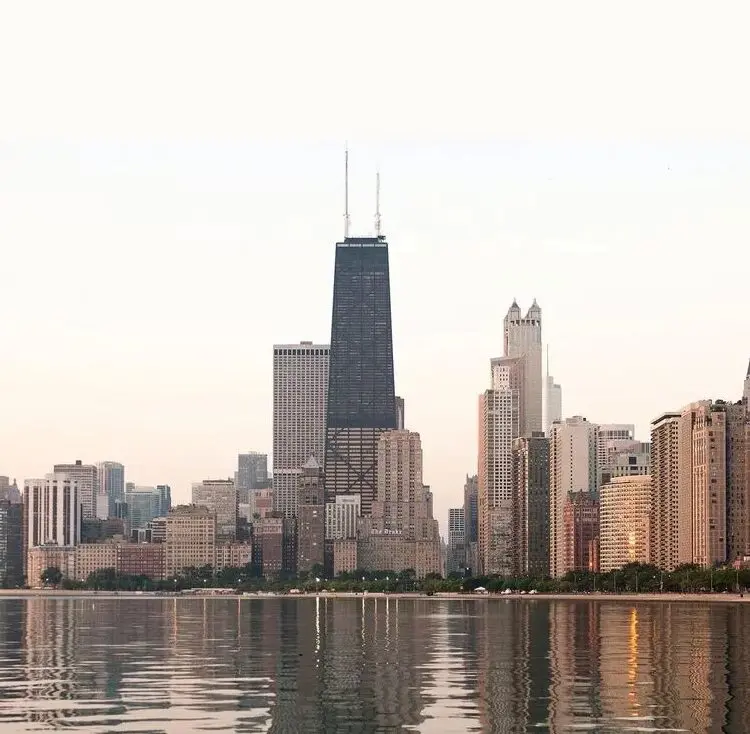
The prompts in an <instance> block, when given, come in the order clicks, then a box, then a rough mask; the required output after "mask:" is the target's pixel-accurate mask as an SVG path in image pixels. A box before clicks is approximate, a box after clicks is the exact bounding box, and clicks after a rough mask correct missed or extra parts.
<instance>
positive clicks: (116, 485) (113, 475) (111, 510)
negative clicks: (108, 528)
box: [96, 461, 125, 520]
mask: <svg viewBox="0 0 750 734" xmlns="http://www.w3.org/2000/svg"><path fill="white" fill-rule="evenodd" d="M96 476H97V481H98V487H97V497H106V498H107V499H106V500H102V501H101V502H100V501H98V499H97V504H96V509H97V512H96V516H97V518H98V519H100V520H106V519H107V518H110V517H115V502H124V501H125V467H124V466H123V465H122V464H120V463H118V462H117V461H101V462H99V463H98V464H97V465H96ZM104 507H106V515H105V514H104V512H103V509H104Z"/></svg>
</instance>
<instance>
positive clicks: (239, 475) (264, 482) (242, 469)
mask: <svg viewBox="0 0 750 734" xmlns="http://www.w3.org/2000/svg"><path fill="white" fill-rule="evenodd" d="M234 484H235V487H236V488H237V495H238V497H239V500H240V503H242V504H247V503H249V502H251V501H252V500H251V495H252V493H253V491H255V490H258V489H267V488H268V487H270V485H271V480H270V479H269V477H268V454H261V453H260V452H258V451H248V452H247V453H244V454H238V455H237V471H236V472H235V473H234Z"/></svg>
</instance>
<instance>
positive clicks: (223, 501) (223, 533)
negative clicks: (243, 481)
mask: <svg viewBox="0 0 750 734" xmlns="http://www.w3.org/2000/svg"><path fill="white" fill-rule="evenodd" d="M192 499H193V504H194V505H203V507H207V508H208V509H209V510H210V511H211V512H213V513H214V514H215V515H216V537H217V539H218V540H221V541H224V542H227V541H229V542H231V541H233V540H236V539H237V520H238V514H239V503H238V497H237V489H236V488H235V486H234V480H232V479H204V480H203V481H202V482H194V483H193V498H192Z"/></svg>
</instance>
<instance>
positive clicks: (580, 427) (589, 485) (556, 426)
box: [549, 416, 598, 577]
mask: <svg viewBox="0 0 750 734" xmlns="http://www.w3.org/2000/svg"><path fill="white" fill-rule="evenodd" d="M597 436H598V426H597V425H596V424H594V423H590V422H589V421H587V420H586V419H585V418H583V417H581V416H574V417H572V418H566V419H565V420H564V421H561V422H560V423H553V424H552V434H551V436H550V440H549V441H550V445H549V476H550V478H549V486H550V490H549V491H550V502H549V523H550V526H549V529H550V532H549V556H550V575H551V576H553V577H560V576H563V575H565V574H566V573H567V572H568V570H569V568H568V561H567V559H566V551H565V547H566V546H565V542H566V540H565V539H566V535H565V517H564V514H565V506H566V503H567V501H568V496H569V494H570V493H571V492H581V491H583V492H591V493H595V492H596V489H597V486H596V483H597Z"/></svg>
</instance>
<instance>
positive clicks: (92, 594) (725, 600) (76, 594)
mask: <svg viewBox="0 0 750 734" xmlns="http://www.w3.org/2000/svg"><path fill="white" fill-rule="evenodd" d="M40 598H41V599H45V598H48V599H237V600H243V599H247V600H252V599H263V600H269V599H270V600H278V599H315V598H320V599H334V600H335V599H375V600H382V599H396V600H400V599H405V600H417V599H421V600H424V601H446V600H448V601H472V602H490V603H496V602H511V601H513V602H519V601H526V602H529V603H536V602H540V601H574V602H585V601H586V602H592V601H593V602H614V603H628V604H633V603H637V602H649V603H664V602H673V603H693V604H695V603H702V604H703V603H705V604H743V603H746V602H750V595H748V594H745V595H744V596H742V597H741V596H739V594H736V593H731V594H723V593H715V594H678V593H671V592H668V593H661V594H659V593H653V594H633V593H629V594H607V593H582V594H534V595H529V594H470V593H453V592H443V593H435V594H432V595H429V596H428V595H427V594H425V593H419V592H403V593H387V594H386V593H384V592H367V593H356V592H353V591H340V592H325V591H323V592H319V593H309V594H287V593H281V592H280V593H269V592H265V593H260V594H257V593H249V594H212V593H210V592H197V593H193V594H188V593H180V592H177V593H173V592H155V591H143V592H136V591H93V590H90V589H72V590H66V589H0V600H2V599H40Z"/></svg>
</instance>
